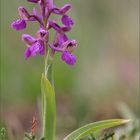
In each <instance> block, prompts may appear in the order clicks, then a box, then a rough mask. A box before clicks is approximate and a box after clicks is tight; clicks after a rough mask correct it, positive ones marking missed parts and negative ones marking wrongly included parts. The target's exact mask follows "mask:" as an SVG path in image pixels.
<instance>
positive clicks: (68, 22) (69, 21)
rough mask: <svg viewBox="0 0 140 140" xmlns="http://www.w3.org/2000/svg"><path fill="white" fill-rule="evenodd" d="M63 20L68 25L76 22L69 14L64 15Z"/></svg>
mask: <svg viewBox="0 0 140 140" xmlns="http://www.w3.org/2000/svg"><path fill="white" fill-rule="evenodd" d="M61 21H62V23H63V24H64V25H66V26H72V25H73V24H74V22H73V20H72V19H71V18H70V17H69V16H68V15H63V16H62V18H61Z"/></svg>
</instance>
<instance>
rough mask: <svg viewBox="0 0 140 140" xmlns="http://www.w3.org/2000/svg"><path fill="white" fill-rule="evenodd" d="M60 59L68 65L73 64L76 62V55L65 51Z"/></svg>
mask: <svg viewBox="0 0 140 140" xmlns="http://www.w3.org/2000/svg"><path fill="white" fill-rule="evenodd" d="M61 59H62V60H63V61H65V63H66V64H68V65H74V64H75V63H76V57H75V56H74V55H73V54H71V53H69V52H67V51H64V52H63V53H62V56H61Z"/></svg>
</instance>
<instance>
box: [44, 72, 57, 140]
mask: <svg viewBox="0 0 140 140" xmlns="http://www.w3.org/2000/svg"><path fill="white" fill-rule="evenodd" d="M41 87H42V92H43V95H44V97H43V98H44V108H43V116H45V117H44V118H43V125H44V126H43V128H45V129H44V132H43V133H44V134H43V135H44V137H45V139H47V140H55V125H56V105H55V92H54V89H53V87H52V85H51V83H50V81H49V80H48V79H47V78H46V77H45V75H44V74H42V80H41Z"/></svg>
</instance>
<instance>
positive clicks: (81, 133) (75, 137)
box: [64, 119, 129, 140]
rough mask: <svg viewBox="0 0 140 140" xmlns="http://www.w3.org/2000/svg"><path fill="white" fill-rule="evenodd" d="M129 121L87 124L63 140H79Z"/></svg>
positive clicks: (114, 120)
mask: <svg viewBox="0 0 140 140" xmlns="http://www.w3.org/2000/svg"><path fill="white" fill-rule="evenodd" d="M128 121H129V120H123V119H111V120H104V121H99V122H95V123H90V124H87V125H85V126H83V127H81V128H79V129H77V130H75V131H74V132H72V133H71V134H69V135H68V136H67V137H65V138H64V140H79V139H80V138H83V137H85V136H87V135H89V134H91V133H93V132H94V131H100V130H103V129H107V128H111V127H114V126H118V125H121V124H124V123H127V122H128Z"/></svg>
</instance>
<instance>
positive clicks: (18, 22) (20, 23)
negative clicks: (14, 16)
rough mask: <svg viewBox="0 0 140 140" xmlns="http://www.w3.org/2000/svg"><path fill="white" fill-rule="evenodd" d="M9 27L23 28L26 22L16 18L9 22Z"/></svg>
mask: <svg viewBox="0 0 140 140" xmlns="http://www.w3.org/2000/svg"><path fill="white" fill-rule="evenodd" d="M11 27H12V28H13V29H15V30H17V31H18V30H23V29H25V28H26V22H25V20H23V19H18V20H16V21H14V22H13V23H12V24H11Z"/></svg>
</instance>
